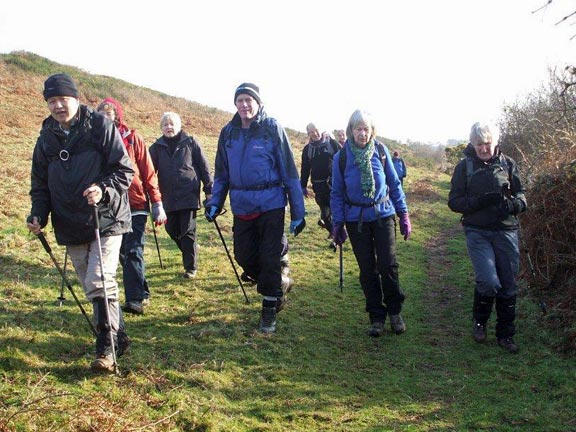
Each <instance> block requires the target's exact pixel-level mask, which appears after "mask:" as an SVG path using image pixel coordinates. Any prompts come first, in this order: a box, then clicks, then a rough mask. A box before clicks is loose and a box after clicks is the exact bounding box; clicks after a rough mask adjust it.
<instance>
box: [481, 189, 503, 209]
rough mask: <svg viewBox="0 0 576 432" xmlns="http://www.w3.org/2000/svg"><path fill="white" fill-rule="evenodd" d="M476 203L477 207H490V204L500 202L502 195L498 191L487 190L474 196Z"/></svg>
mask: <svg viewBox="0 0 576 432" xmlns="http://www.w3.org/2000/svg"><path fill="white" fill-rule="evenodd" d="M476 199H477V202H478V205H477V208H479V209H482V208H485V207H490V206H492V205H498V204H501V203H502V201H503V200H504V197H503V196H502V194H501V193H500V192H487V193H485V194H483V195H480V196H479V197H477V198H476Z"/></svg>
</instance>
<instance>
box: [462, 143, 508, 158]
mask: <svg viewBox="0 0 576 432" xmlns="http://www.w3.org/2000/svg"><path fill="white" fill-rule="evenodd" d="M462 154H463V155H464V157H471V158H472V159H478V160H480V158H479V157H478V155H477V154H476V150H474V146H473V145H472V144H471V143H468V145H467V146H466V148H465V149H464V150H462ZM501 154H502V150H500V144H496V147H494V154H493V155H492V157H491V158H490V160H491V161H492V160H494V158H499V157H500V155H501Z"/></svg>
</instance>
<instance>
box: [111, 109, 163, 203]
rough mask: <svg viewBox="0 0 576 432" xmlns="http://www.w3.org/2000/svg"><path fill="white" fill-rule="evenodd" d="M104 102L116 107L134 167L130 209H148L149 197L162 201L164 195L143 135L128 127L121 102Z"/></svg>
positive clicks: (121, 133)
mask: <svg viewBox="0 0 576 432" xmlns="http://www.w3.org/2000/svg"><path fill="white" fill-rule="evenodd" d="M102 103H107V104H109V105H113V106H114V107H115V108H116V109H115V111H116V119H115V123H116V126H117V127H118V130H119V131H120V135H121V136H122V140H123V141H124V146H125V147H126V151H127V152H128V156H129V157H130V160H131V161H132V165H133V168H134V178H133V180H132V183H131V184H130V188H129V189H128V200H129V201H130V209H131V210H148V198H150V202H152V203H156V202H159V201H162V195H161V194H160V189H159V187H158V176H157V175H156V171H155V170H154V164H153V163H152V159H151V158H150V153H149V152H148V148H147V147H146V144H145V143H144V139H143V138H142V136H141V135H140V134H139V133H137V132H136V131H135V130H134V129H128V126H126V124H125V123H124V110H123V109H122V105H120V102H118V101H117V100H115V99H113V98H106V99H104V100H103V101H102Z"/></svg>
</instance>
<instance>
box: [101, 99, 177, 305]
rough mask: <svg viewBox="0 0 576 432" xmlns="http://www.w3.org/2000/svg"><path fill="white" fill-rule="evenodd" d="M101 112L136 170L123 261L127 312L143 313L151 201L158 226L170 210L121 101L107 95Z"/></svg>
mask: <svg viewBox="0 0 576 432" xmlns="http://www.w3.org/2000/svg"><path fill="white" fill-rule="evenodd" d="M98 111H99V112H101V113H102V114H104V115H105V116H106V117H108V118H109V119H110V120H112V121H113V122H114V124H115V125H116V127H117V128H118V130H119V132H120V135H121V136H122V140H123V141H124V146H125V147H126V151H127V153H128V156H129V157H130V160H131V161H132V165H133V168H134V171H135V174H134V178H133V180H132V183H131V184H130V188H129V189H128V199H129V202H130V212H131V215H132V232H129V233H126V234H124V235H123V236H122V247H121V248H120V262H121V263H122V276H123V280H124V294H125V298H126V303H124V307H123V309H124V312H128V313H133V314H138V315H141V314H143V313H144V305H145V304H147V303H148V302H149V300H148V298H149V297H150V289H149V287H148V283H147V282H146V275H145V264H144V238H145V236H144V234H145V228H146V221H147V219H148V208H149V205H148V201H150V202H151V203H152V217H153V218H154V223H155V224H156V225H162V224H165V223H166V213H165V212H164V208H163V206H162V196H161V194H160V189H159V187H158V177H157V176H156V171H155V170H154V164H153V163H152V159H151V158H150V153H149V152H148V148H147V147H146V144H145V143H144V139H143V138H142V136H141V135H140V134H139V133H137V132H136V131H135V130H134V129H129V128H128V126H126V124H125V123H124V111H123V110H122V106H121V105H120V103H119V102H118V101H117V100H115V99H112V98H106V99H104V100H103V101H102V103H100V105H99V106H98Z"/></svg>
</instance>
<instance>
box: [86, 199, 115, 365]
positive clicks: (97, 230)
mask: <svg viewBox="0 0 576 432" xmlns="http://www.w3.org/2000/svg"><path fill="white" fill-rule="evenodd" d="M92 214H93V217H94V224H95V225H96V227H95V229H94V234H95V235H96V244H97V245H98V258H99V261H100V281H101V282H102V290H103V291H104V303H105V304H106V307H105V308H104V309H105V311H106V321H107V324H108V329H109V330H108V331H109V335H110V346H111V348H112V361H113V362H114V373H115V374H116V375H118V362H117V359H116V347H115V346H114V335H113V334H112V322H111V321H110V305H109V304H108V292H107V291H106V283H105V278H104V262H103V261H102V243H101V242H100V220H99V218H98V206H96V205H94V206H93V207H92Z"/></svg>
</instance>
